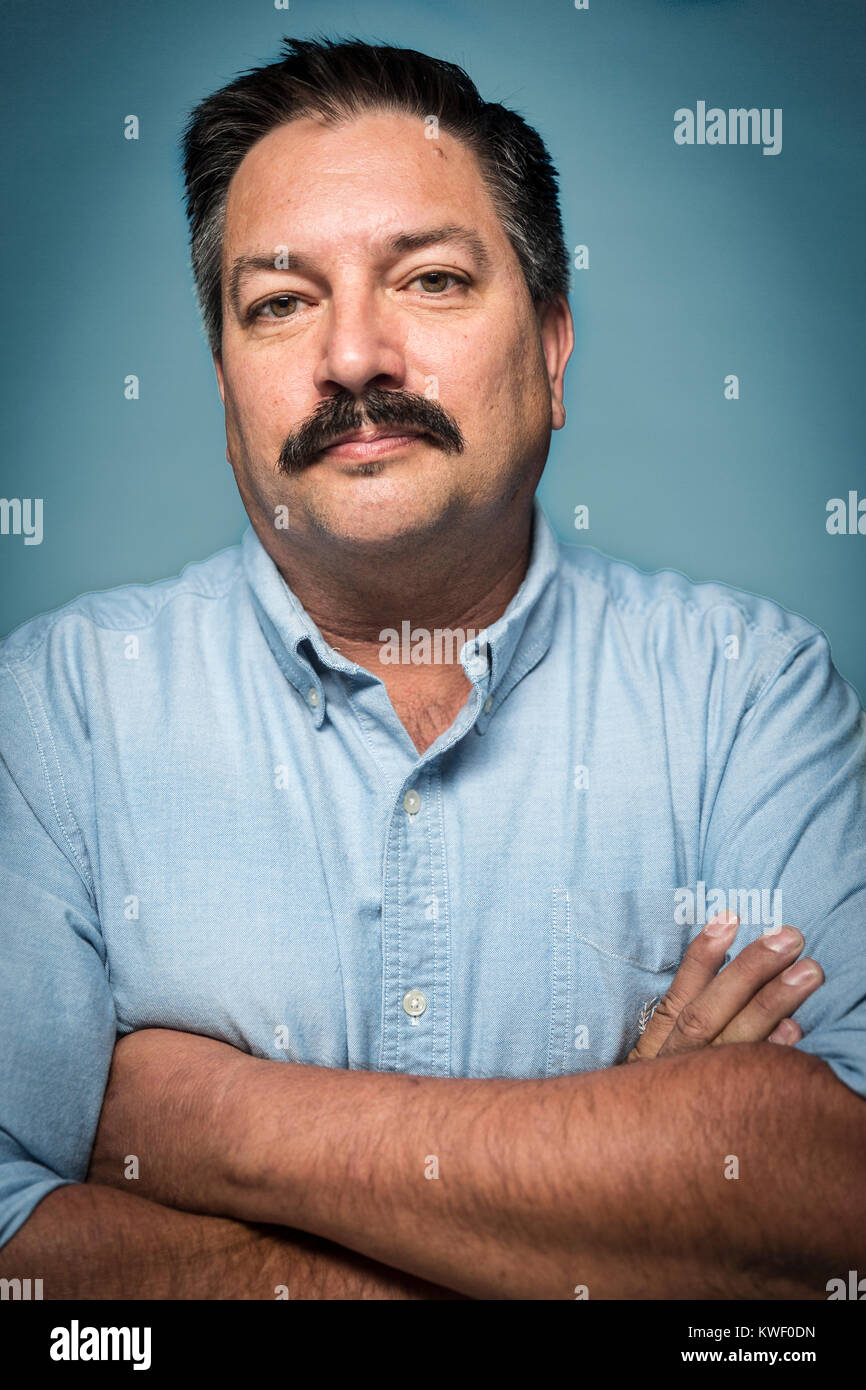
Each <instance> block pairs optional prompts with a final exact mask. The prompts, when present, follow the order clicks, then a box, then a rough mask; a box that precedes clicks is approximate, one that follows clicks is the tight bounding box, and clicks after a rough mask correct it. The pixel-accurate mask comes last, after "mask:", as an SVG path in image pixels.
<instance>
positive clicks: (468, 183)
mask: <svg viewBox="0 0 866 1390" xmlns="http://www.w3.org/2000/svg"><path fill="white" fill-rule="evenodd" d="M425 129H426V127H425V123H424V121H423V120H422V119H421V118H420V117H415V116H409V115H406V114H404V113H393V112H378V111H377V112H368V113H365V114H363V115H361V116H359V117H357V118H355V119H353V120H351V121H348V122H345V123H343V124H340V125H336V126H329V125H325V124H324V123H323V122H320V121H318V120H312V119H308V118H306V117H304V118H301V119H299V120H295V121H292V122H290V123H288V124H286V125H281V126H277V127H276V128H275V129H274V130H272V131H269V132H268V134H267V135H265V136H263V137H262V139H261V140H259V141H258V142H257V143H256V144H255V145H254V146H253V147H252V149H251V150H250V151H249V152H248V153H247V154H246V155H245V156H244V158H243V160H242V161H241V163H240V165H239V166H238V169H237V170H236V172H235V175H234V177H233V179H232V181H231V184H230V186H229V195H228V202H227V208H226V223H225V250H226V253H227V255H232V254H235V253H236V252H237V251H242V250H244V249H246V247H247V245H248V244H252V243H253V242H255V243H256V244H264V245H275V246H276V245H281V244H286V243H288V242H291V243H292V244H293V245H295V246H296V247H297V248H298V249H301V244H302V243H303V246H304V249H309V250H312V249H313V246H312V243H313V241H315V242H317V243H319V247H317V249H323V250H326V249H328V248H329V247H330V248H331V249H333V250H334V252H335V253H338V254H339V252H340V251H341V249H343V248H351V247H353V248H355V249H356V250H357V248H358V247H359V245H361V244H362V241H361V239H362V238H365V237H371V236H374V235H375V234H376V233H377V232H380V231H381V232H385V233H389V232H395V231H399V230H400V229H401V227H402V226H403V225H404V224H416V223H417V224H418V225H424V224H428V223H431V222H435V223H437V224H438V223H446V222H459V223H462V224H464V225H465V224H466V223H468V222H470V221H471V222H472V223H473V224H474V226H475V228H476V229H477V231H478V232H479V233H480V234H481V235H483V236H484V237H485V239H486V240H487V241H488V242H489V244H490V245H491V247H494V246H498V247H499V248H500V249H501V250H505V248H506V246H507V240H506V238H505V234H504V232H503V230H502V227H501V224H500V222H499V219H498V217H497V214H496V210H495V208H494V206H493V203H492V200H491V198H490V194H489V193H488V191H487V187H486V185H485V183H484V180H483V178H482V175H481V169H480V166H479V164H478V161H477V159H476V158H475V155H474V154H473V153H472V151H471V150H470V149H468V147H467V146H466V145H464V144H463V143H462V142H461V141H459V140H456V139H455V138H454V137H453V136H451V135H448V134H447V132H445V131H444V130H441V129H440V131H439V133H438V138H437V139H428V138H427V136H426V135H425ZM431 215H432V216H431Z"/></svg>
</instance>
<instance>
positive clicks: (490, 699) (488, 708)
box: [481, 695, 493, 714]
mask: <svg viewBox="0 0 866 1390" xmlns="http://www.w3.org/2000/svg"><path fill="white" fill-rule="evenodd" d="M481 708H482V709H483V710H484V713H485V714H489V713H490V711H491V710H492V709H493V696H492V695H488V696H487V699H486V700H485V701H484V704H483V705H482V706H481Z"/></svg>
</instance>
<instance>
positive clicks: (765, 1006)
mask: <svg viewBox="0 0 866 1390" xmlns="http://www.w3.org/2000/svg"><path fill="white" fill-rule="evenodd" d="M823 983H824V972H823V970H822V969H821V967H820V965H819V964H818V962H817V961H816V960H812V959H811V958H810V957H809V956H804V958H803V959H802V960H798V961H797V963H796V965H790V966H789V967H788V969H787V970H783V971H782V973H781V975H777V976H776V977H775V978H774V979H772V980H770V982H769V984H766V985H764V987H763V989H759V990H758V993H757V994H756V995H755V997H754V999H752V1000H750V1002H749V1003H748V1004H747V1005H746V1007H745V1008H744V1009H741V1010H740V1012H739V1013H738V1014H737V1016H736V1017H735V1018H732V1019H731V1021H730V1023H729V1024H727V1026H726V1027H725V1028H723V1029H722V1031H721V1033H719V1035H718V1037H717V1038H716V1039H715V1042H716V1043H729V1042H765V1041H766V1040H767V1039H769V1036H770V1034H771V1033H772V1032H773V1030H774V1028H776V1027H777V1026H778V1025H779V1024H780V1023H781V1022H782V1020H783V1019H785V1018H788V1016H789V1015H790V1014H793V1013H796V1011H797V1009H799V1007H800V1005H801V1004H802V1003H803V1002H804V1000H806V999H808V997H809V995H810V994H813V993H814V992H815V990H816V989H817V988H818V986H819V985H822V984H823Z"/></svg>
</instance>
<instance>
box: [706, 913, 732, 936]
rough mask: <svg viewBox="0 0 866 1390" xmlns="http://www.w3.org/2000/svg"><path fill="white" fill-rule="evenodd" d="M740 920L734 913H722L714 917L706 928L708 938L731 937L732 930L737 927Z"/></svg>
mask: <svg viewBox="0 0 866 1390" xmlns="http://www.w3.org/2000/svg"><path fill="white" fill-rule="evenodd" d="M738 921H739V918H738V917H737V915H736V913H734V912H720V913H718V915H717V916H716V917H713V918H712V919H711V920H710V921H709V922H707V925H706V926H705V927H704V931H705V932H706V934H707V936H729V935H730V933H731V928H732V927H735V926H736V925H737V922H738Z"/></svg>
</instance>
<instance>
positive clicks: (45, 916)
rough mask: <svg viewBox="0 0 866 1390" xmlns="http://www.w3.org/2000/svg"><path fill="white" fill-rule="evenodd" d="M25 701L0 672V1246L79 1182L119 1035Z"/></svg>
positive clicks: (66, 834) (40, 739)
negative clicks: (56, 1194) (48, 1199)
mask: <svg viewBox="0 0 866 1390" xmlns="http://www.w3.org/2000/svg"><path fill="white" fill-rule="evenodd" d="M27 695H28V692H27V688H26V686H25V685H23V684H21V683H19V682H18V681H17V680H16V679H15V678H14V675H13V674H12V673H11V671H10V668H9V667H6V666H0V826H2V832H0V960H2V968H0V1245H3V1244H5V1243H6V1241H8V1240H9V1239H10V1238H11V1237H12V1236H13V1235H14V1234H15V1232H16V1231H17V1230H18V1228H19V1227H20V1226H21V1225H23V1223H24V1222H25V1221H26V1220H27V1218H28V1217H29V1216H30V1214H31V1212H32V1211H33V1208H34V1207H35V1206H36V1204H37V1203H38V1202H39V1201H40V1200H41V1199H42V1198H43V1197H45V1196H46V1195H47V1193H49V1192H50V1191H52V1189H53V1188H55V1187H59V1186H61V1185H63V1184H64V1183H69V1182H80V1181H83V1179H84V1177H85V1176H86V1172H87V1167H88V1163H89V1159H90V1151H91V1148H92V1145H93V1139H94V1136H95V1133H96V1128H97V1124H98V1122H99V1112H100V1109H101V1106H102V1098H103V1094H104V1091H105V1085H106V1081H107V1078H108V1070H109V1067H110V1064H111V1055H112V1051H113V1048H114V1043H115V1038H116V1020H115V1011H114V1004H113V1000H112V996H111V991H110V989H109V984H108V979H107V976H106V956H105V947H104V943H103V939H102V934H101V931H100V927H99V918H98V913H97V910H96V906H95V901H94V896H93V891H92V885H88V883H87V881H86V878H87V874H86V871H84V872H83V867H84V866H83V865H82V863H81V862H80V854H76V850H75V844H74V840H73V839H72V836H71V835H70V825H71V819H72V812H71V809H70V808H69V806H68V803H66V801H65V789H64V786H63V779H62V773H61V771H60V768H59V764H58V763H57V750H56V747H53V746H51V745H50V744H49V741H48V739H46V737H45V733H44V729H40V727H39V723H38V721H36V720H35V719H33V718H31V713H32V708H31V707H30V705H29V703H28V699H27ZM40 707H41V702H40ZM49 737H50V735H49ZM52 774H54V775H52Z"/></svg>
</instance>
